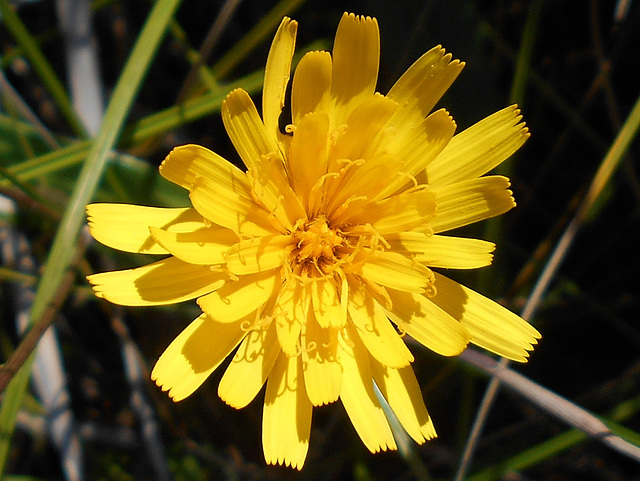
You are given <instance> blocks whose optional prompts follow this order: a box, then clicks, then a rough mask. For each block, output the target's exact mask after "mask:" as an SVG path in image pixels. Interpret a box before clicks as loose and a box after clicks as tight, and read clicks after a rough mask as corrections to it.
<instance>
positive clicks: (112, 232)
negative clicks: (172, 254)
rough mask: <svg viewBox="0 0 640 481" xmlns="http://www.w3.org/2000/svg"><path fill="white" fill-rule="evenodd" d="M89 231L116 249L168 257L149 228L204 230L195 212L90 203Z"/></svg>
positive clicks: (100, 240)
mask: <svg viewBox="0 0 640 481" xmlns="http://www.w3.org/2000/svg"><path fill="white" fill-rule="evenodd" d="M87 217H88V220H89V231H90V232H91V235H92V236H93V238H94V239H96V240H97V241H98V242H101V243H102V244H104V245H106V246H109V247H111V248H113V249H118V250H121V251H125V252H137V253H140V254H168V251H167V250H166V249H165V248H164V247H162V246H161V245H159V244H158V243H157V242H156V241H155V240H154V239H153V237H151V235H149V226H156V227H163V228H167V229H170V230H178V231H180V230H184V231H189V230H191V229H197V228H198V227H202V226H203V225H204V224H203V222H202V216H201V215H200V214H198V213H197V212H196V211H195V210H194V209H191V208H185V209H164V208H160V207H146V206H142V205H130V204H89V205H88V206H87Z"/></svg>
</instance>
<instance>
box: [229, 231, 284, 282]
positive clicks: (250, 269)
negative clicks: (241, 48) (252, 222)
mask: <svg viewBox="0 0 640 481" xmlns="http://www.w3.org/2000/svg"><path fill="white" fill-rule="evenodd" d="M294 245H295V240H294V239H293V237H292V236H289V235H268V236H264V237H254V238H253V239H247V240H242V241H240V242H238V243H237V244H235V245H234V246H233V247H232V248H231V249H229V252H228V253H227V268H228V269H229V270H230V271H231V272H233V273H234V274H236V275H245V274H254V273H256V272H262V271H266V270H271V269H275V268H276V267H281V266H282V265H283V264H284V262H285V260H286V259H287V256H288V255H289V253H290V252H291V250H292V248H293V246H294Z"/></svg>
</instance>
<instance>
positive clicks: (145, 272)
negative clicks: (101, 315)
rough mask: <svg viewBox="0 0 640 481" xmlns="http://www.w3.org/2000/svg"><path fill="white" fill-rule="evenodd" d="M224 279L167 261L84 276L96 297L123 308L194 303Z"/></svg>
mask: <svg viewBox="0 0 640 481" xmlns="http://www.w3.org/2000/svg"><path fill="white" fill-rule="evenodd" d="M227 279H228V275H227V274H225V273H222V272H218V271H212V270H211V269H210V268H209V267H207V266H199V265H195V264H188V263H186V262H183V261H181V260H179V259H176V258H175V257H168V258H167V259H163V260H161V261H158V262H154V263H153V264H148V265H146V266H142V267H138V268H136V269H127V270H123V271H113V272H101V273H99V274H93V275H90V276H87V280H88V281H89V282H90V283H91V284H92V285H93V290H94V291H95V293H96V296H98V297H103V298H105V299H106V300H108V301H110V302H113V303H114V304H120V305H123V306H159V305H164V304H175V303H177V302H182V301H186V300H189V299H194V298H196V297H199V296H202V295H204V294H207V293H209V292H211V291H214V290H216V289H218V288H219V287H221V286H222V285H223V284H224V283H225V281H226V280H227Z"/></svg>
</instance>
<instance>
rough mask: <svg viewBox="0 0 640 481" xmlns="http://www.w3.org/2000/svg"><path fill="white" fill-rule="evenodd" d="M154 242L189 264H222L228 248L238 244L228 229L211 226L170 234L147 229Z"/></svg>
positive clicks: (151, 228)
mask: <svg viewBox="0 0 640 481" xmlns="http://www.w3.org/2000/svg"><path fill="white" fill-rule="evenodd" d="M149 232H150V233H151V236H152V237H153V239H155V241H156V242H157V243H158V244H160V245H161V246H162V247H164V248H165V249H166V250H168V251H169V252H170V253H171V254H172V255H173V256H175V257H177V258H178V259H180V260H183V261H185V262H189V263H191V264H202V265H212V264H222V263H224V262H225V260H226V258H225V254H226V252H227V251H228V250H229V248H230V247H231V246H232V245H234V244H235V243H236V242H238V236H237V235H236V234H235V232H233V231H232V230H230V229H226V228H224V227H220V226H219V225H216V224H213V225H211V226H209V227H207V226H205V225H204V224H202V226H201V227H200V228H199V229H197V230H194V231H192V232H171V231H168V230H164V229H160V228H157V227H149Z"/></svg>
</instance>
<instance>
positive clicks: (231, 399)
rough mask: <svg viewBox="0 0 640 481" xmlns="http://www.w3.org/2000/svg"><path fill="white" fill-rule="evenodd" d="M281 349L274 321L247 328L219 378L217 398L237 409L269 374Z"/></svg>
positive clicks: (247, 402) (256, 391)
mask: <svg viewBox="0 0 640 481" xmlns="http://www.w3.org/2000/svg"><path fill="white" fill-rule="evenodd" d="M280 352H282V351H281V350H280V346H279V345H278V340H277V339H276V330H275V325H274V324H273V323H271V324H269V326H268V327H266V328H263V329H256V330H251V331H249V332H248V333H247V336H246V337H245V338H244V340H243V341H242V344H240V347H239V348H238V350H237V351H236V353H235V355H234V356H233V360H232V361H231V363H230V364H229V367H227V370H226V371H225V373H224V375H223V376H222V379H221V380H220V384H219V385H218V396H220V399H222V400H223V401H224V402H226V403H227V404H228V405H229V406H232V407H234V408H236V409H241V408H243V407H245V406H246V405H247V404H249V403H250V402H251V401H252V400H253V398H254V397H255V396H256V395H257V394H258V392H259V391H260V389H261V388H262V385H263V384H264V382H265V381H266V380H267V377H268V376H269V375H270V374H271V368H272V367H273V364H274V363H275V362H276V358H277V357H278V354H280Z"/></svg>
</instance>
